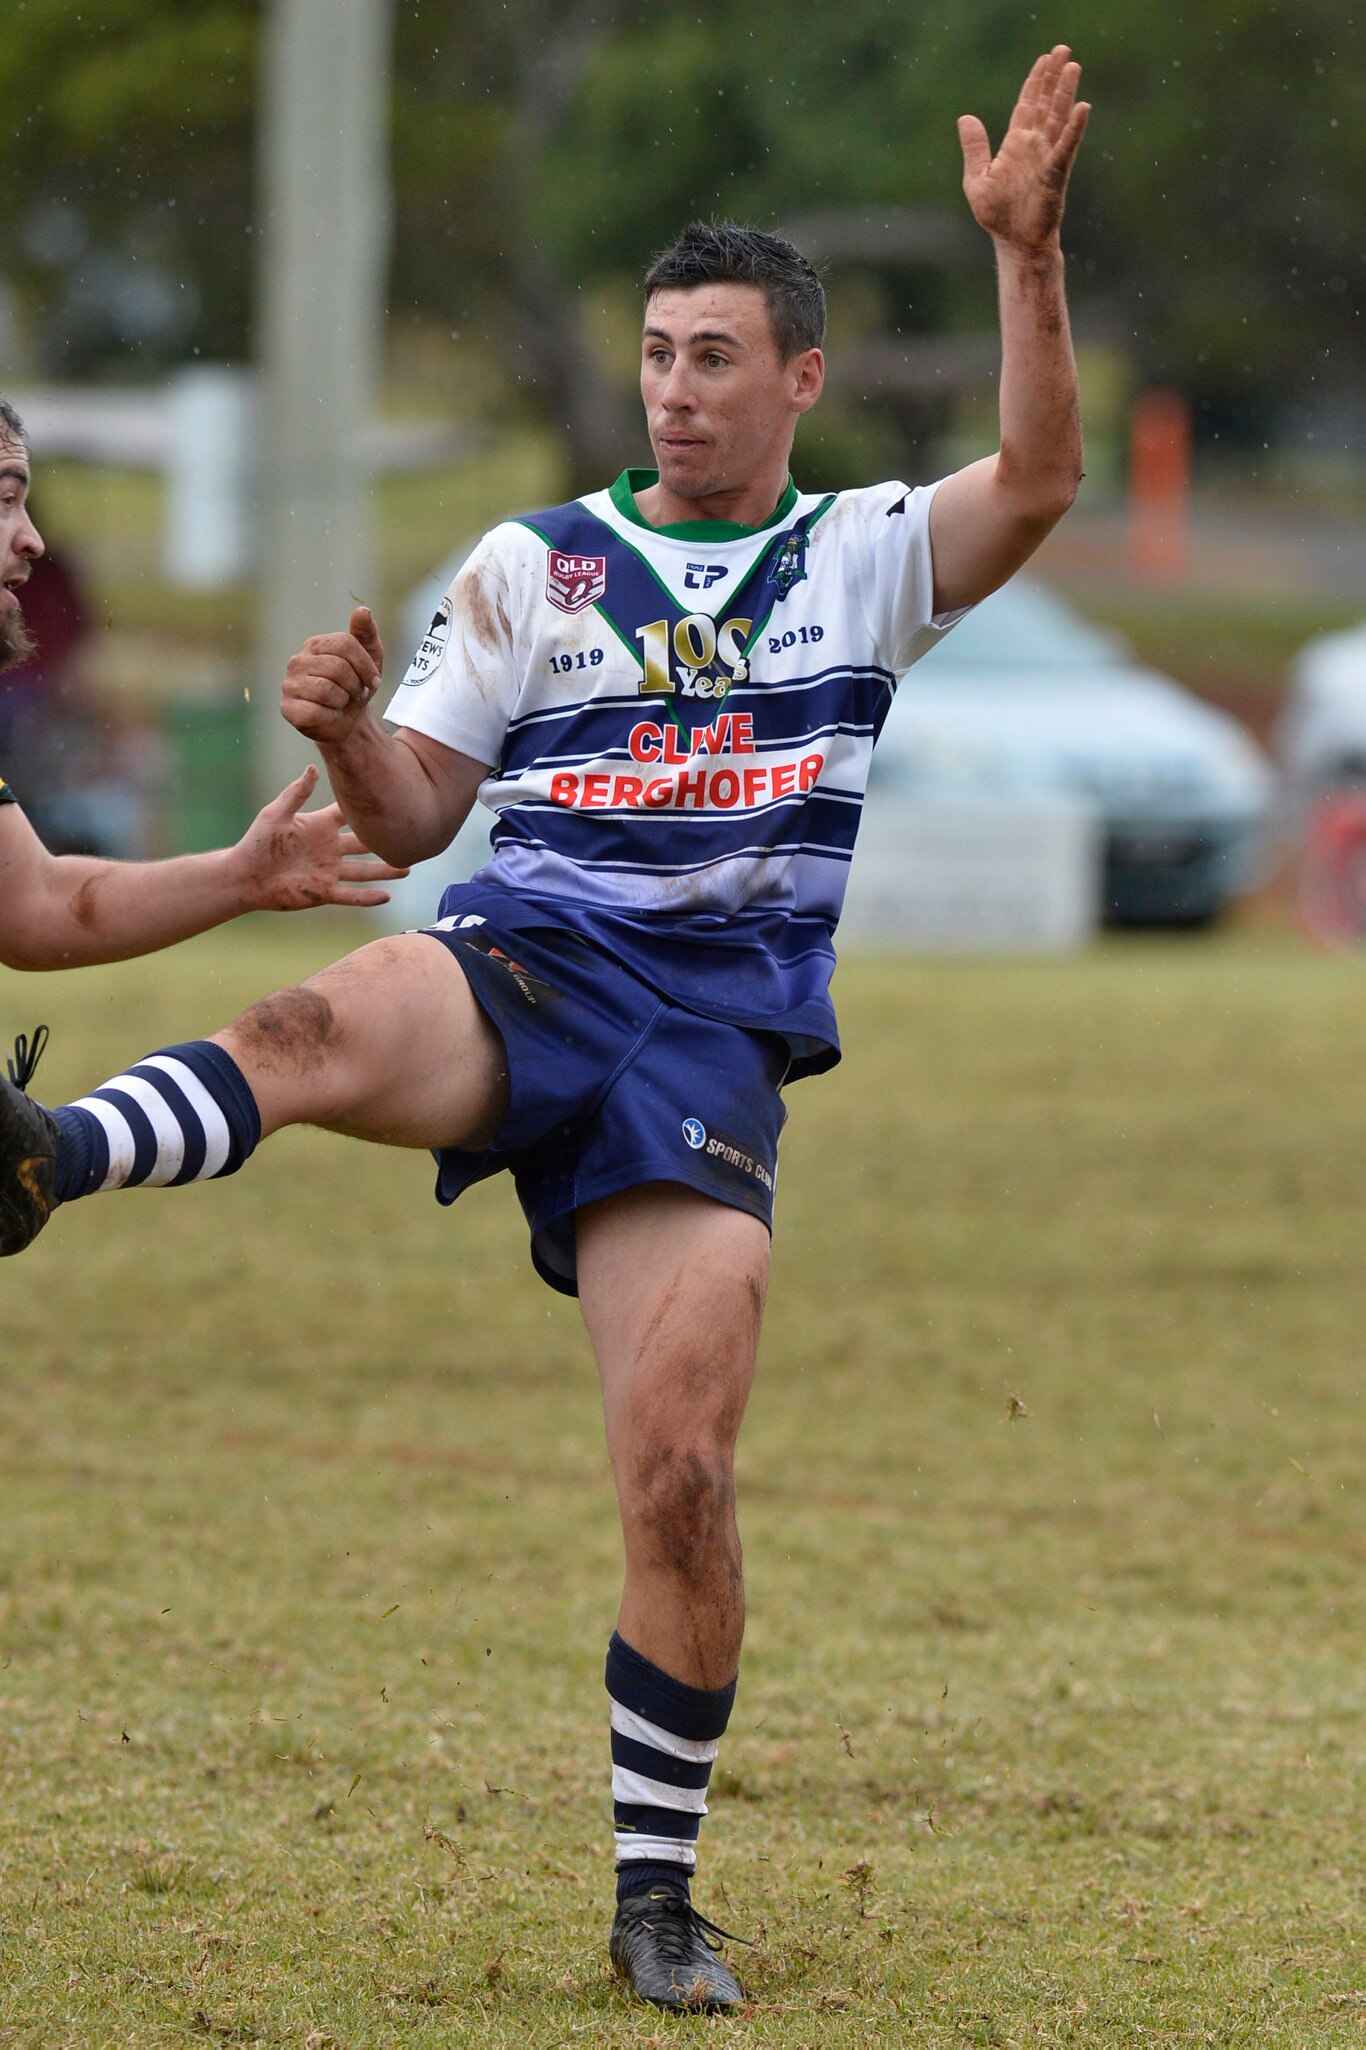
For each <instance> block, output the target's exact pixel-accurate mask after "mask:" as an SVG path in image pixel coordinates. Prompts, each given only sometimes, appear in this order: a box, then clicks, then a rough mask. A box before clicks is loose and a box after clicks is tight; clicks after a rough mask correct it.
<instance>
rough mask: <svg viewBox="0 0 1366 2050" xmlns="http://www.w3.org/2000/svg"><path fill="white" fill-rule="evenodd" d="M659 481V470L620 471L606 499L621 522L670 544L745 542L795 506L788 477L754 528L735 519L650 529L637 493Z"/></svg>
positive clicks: (774, 524) (794, 486)
mask: <svg viewBox="0 0 1366 2050" xmlns="http://www.w3.org/2000/svg"><path fill="white" fill-rule="evenodd" d="M658 482H659V472H658V470H623V471H622V473H621V475H620V476H619V477H618V479H617V481H616V483H615V484H614V485H613V486H612V489H611V491H610V492H609V494H608V496H609V497H610V498H611V501H612V503H613V505H614V506H615V507H616V509H617V511H618V512H619V513H620V514H621V516H622V518H623V519H624V520H630V522H631V524H632V525H633V526H636V527H644V529H645V531H646V533H647V534H665V535H667V536H668V538H669V539H670V540H671V541H747V540H748V539H749V538H750V536H751V535H752V534H762V533H765V532H766V531H767V530H768V528H769V527H776V526H777V525H778V524H779V522H780V521H782V520H785V519H786V518H787V516H788V514H789V513H790V512H791V510H792V508H793V506H794V505H795V504H796V503H797V487H796V485H795V484H794V483H793V482H792V479H791V478H790V477H789V478H788V480H787V488H786V490H785V491H784V492H783V495H782V497H781V498H780V499H779V500H778V503H777V505H776V506H775V507H774V509H773V511H772V512H771V513H770V515H769V517H768V518H767V519H766V520H764V521H762V522H761V524H760V525H759V526H757V527H742V526H740V525H739V524H738V523H737V522H736V521H735V520H679V521H677V522H676V523H675V525H673V526H672V527H652V526H651V525H650V522H649V521H648V520H646V519H642V518H641V515H640V507H639V506H638V505H637V504H636V493H637V492H638V491H648V490H649V488H650V486H651V485H652V484H657V483H658Z"/></svg>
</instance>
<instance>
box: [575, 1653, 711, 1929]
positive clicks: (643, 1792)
mask: <svg viewBox="0 0 1366 2050" xmlns="http://www.w3.org/2000/svg"><path fill="white" fill-rule="evenodd" d="M606 1678H607V1692H608V1694H609V1695H610V1696H611V1698H612V1801H613V1812H614V1816H615V1820H616V1847H617V1899H618V1900H624V1899H625V1897H626V1896H627V1895H628V1894H632V1893H640V1892H643V1891H645V1890H646V1889H648V1888H649V1887H650V1886H652V1885H653V1884H654V1883H655V1882H656V1881H658V1880H660V1879H665V1878H667V1879H670V1880H672V1881H673V1882H674V1883H675V1884H679V1885H682V1886H684V1887H686V1886H687V1884H688V1881H689V1878H690V1877H691V1875H692V1873H693V1872H694V1871H695V1870H696V1867H697V1835H698V1831H699V1829H700V1828H701V1826H702V1817H703V1816H704V1815H705V1814H706V1812H707V1783H708V1781H709V1780H710V1778H711V1769H712V1764H713V1761H714V1760H715V1757H716V1754H717V1752H718V1750H719V1749H720V1744H721V1738H722V1737H723V1735H724V1734H725V1728H726V1724H727V1723H728V1722H729V1721H730V1712H731V1707H732V1705H733V1703H734V1701H735V1682H734V1680H732V1681H731V1683H730V1685H729V1687H718V1688H716V1689H715V1690H714V1691H712V1690H708V1689H706V1688H703V1687H689V1686H687V1685H686V1684H685V1683H684V1682H683V1681H682V1680H675V1679H672V1678H671V1677H670V1675H669V1674H668V1673H665V1672H661V1670H660V1668H659V1667H658V1666H656V1665H652V1664H651V1663H650V1661H649V1659H647V1658H642V1657H641V1655H640V1653H639V1652H638V1651H633V1650H632V1649H631V1647H630V1645H629V1644H627V1643H626V1641H625V1639H624V1638H622V1637H620V1636H619V1635H618V1634H617V1633H616V1632H615V1631H614V1632H613V1633H612V1641H611V1643H610V1644H609V1645H608V1647H607V1674H606Z"/></svg>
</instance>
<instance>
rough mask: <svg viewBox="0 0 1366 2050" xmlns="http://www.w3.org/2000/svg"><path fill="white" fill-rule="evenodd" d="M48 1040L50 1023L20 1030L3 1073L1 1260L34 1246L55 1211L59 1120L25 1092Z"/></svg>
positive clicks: (0, 1083) (0, 1082)
mask: <svg viewBox="0 0 1366 2050" xmlns="http://www.w3.org/2000/svg"><path fill="white" fill-rule="evenodd" d="M46 1045H47V1027H46V1025H40V1026H39V1027H38V1029H37V1031H36V1032H35V1033H34V1035H33V1037H32V1039H29V1038H28V1037H27V1036H26V1035H25V1034H24V1033H22V1032H21V1033H20V1034H19V1037H18V1038H17V1039H16V1040H15V1042H14V1057H13V1059H12V1060H9V1061H7V1062H6V1064H5V1065H6V1067H7V1068H8V1069H9V1080H8V1081H6V1080H5V1078H4V1077H3V1076H0V1259H3V1258H4V1256H5V1255H6V1254H7V1253H22V1252H23V1250H24V1247H25V1246H29V1245H32V1243H33V1241H34V1239H36V1238H37V1236H38V1234H39V1232H40V1231H41V1230H42V1228H43V1226H44V1225H45V1224H46V1223H47V1221H48V1218H49V1217H50V1216H51V1215H52V1210H53V1203H54V1199H53V1182H54V1178H55V1173H56V1167H57V1139H58V1131H57V1120H56V1118H54V1117H53V1115H52V1113H51V1111H48V1110H44V1109H43V1106H42V1104H41V1103H35V1102H34V1101H33V1099H32V1097H31V1096H29V1095H28V1094H27V1090H28V1085H29V1083H30V1082H31V1081H32V1080H33V1071H34V1069H35V1068H36V1067H37V1065H38V1063H39V1061H40V1060H41V1059H42V1056H43V1048H44V1047H45V1046H46Z"/></svg>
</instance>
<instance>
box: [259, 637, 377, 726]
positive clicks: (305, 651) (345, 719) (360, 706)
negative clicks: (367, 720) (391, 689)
mask: <svg viewBox="0 0 1366 2050" xmlns="http://www.w3.org/2000/svg"><path fill="white" fill-rule="evenodd" d="M383 668H384V643H383V642H382V641H381V639H380V637H379V628H378V627H377V626H376V625H375V622H374V618H373V615H372V614H371V611H370V608H369V606H368V605H358V606H357V607H356V609H355V610H354V612H353V613H352V614H351V618H350V620H349V622H348V625H347V631H346V632H345V633H344V634H314V635H313V636H312V637H311V638H310V639H309V640H306V641H305V642H304V644H303V646H302V648H300V650H299V652H298V654H297V655H291V657H290V659H289V664H288V666H287V668H286V670H285V680H284V683H283V685H282V687H281V691H280V710H281V712H282V713H283V714H284V716H285V718H286V719H287V720H288V721H289V723H290V725H291V726H293V727H294V728H295V729H296V730H297V731H298V732H300V733H303V734H306V735H307V736H308V738H309V739H310V740H311V741H313V742H315V743H316V745H317V746H319V747H337V746H340V745H341V743H342V742H343V741H346V740H348V739H349V738H350V736H351V735H352V733H353V732H354V731H355V729H356V727H357V726H358V725H359V724H360V721H361V720H362V719H363V717H364V716H365V712H366V710H367V708H368V706H369V704H370V700H371V699H372V698H373V697H374V695H375V692H376V691H377V690H378V689H379V680H380V675H381V672H382V671H383Z"/></svg>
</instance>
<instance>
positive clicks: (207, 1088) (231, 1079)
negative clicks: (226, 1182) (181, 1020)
mask: <svg viewBox="0 0 1366 2050" xmlns="http://www.w3.org/2000/svg"><path fill="white" fill-rule="evenodd" d="M52 1114H53V1116H54V1117H55V1118H56V1120H57V1124H58V1126H59V1128H60V1131H61V1142H60V1144H59V1146H58V1149H57V1171H56V1189H55V1195H56V1200H57V1201H58V1202H59V1203H71V1202H74V1201H75V1200H76V1198H77V1197H78V1196H94V1195H97V1194H98V1193H99V1192H100V1191H101V1190H103V1189H131V1188H136V1187H145V1188H153V1189H165V1188H171V1187H174V1186H175V1185H176V1184H178V1183H180V1182H204V1181H211V1180H214V1179H216V1178H217V1177H219V1176H222V1175H227V1174H236V1172H237V1170H238V1168H239V1167H241V1165H242V1163H243V1161H244V1160H246V1159H247V1157H248V1156H249V1154H251V1153H252V1151H253V1150H254V1149H255V1146H256V1144H257V1141H258V1140H259V1139H260V1137H261V1119H260V1115H259V1113H258V1111H257V1108H256V1099H255V1097H254V1096H253V1095H252V1093H251V1090H250V1089H249V1088H248V1087H247V1082H246V1077H245V1076H244V1075H243V1073H242V1070H241V1069H240V1068H239V1067H238V1065H237V1063H236V1061H235V1060H234V1059H233V1058H232V1055H231V1054H228V1053H224V1051H223V1049H222V1047H221V1046H215V1045H214V1043H213V1041H212V1040H209V1039H195V1040H191V1041H190V1042H189V1044H188V1045H186V1046H165V1047H163V1048H162V1049H161V1052H160V1053H153V1054H148V1056H147V1058H146V1059H145V1060H142V1061H139V1062H138V1064H137V1066H136V1067H135V1068H130V1069H129V1070H128V1072H127V1073H126V1074H124V1075H115V1077H114V1078H113V1080H112V1081H111V1082H106V1083H105V1084H104V1086H103V1087H102V1088H100V1089H96V1090H94V1091H93V1092H92V1093H91V1094H90V1095H89V1096H83V1097H82V1098H81V1099H80V1101H79V1103H67V1104H63V1105H62V1106H61V1107H60V1108H59V1109H57V1110H54V1112H53V1113H52Z"/></svg>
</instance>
